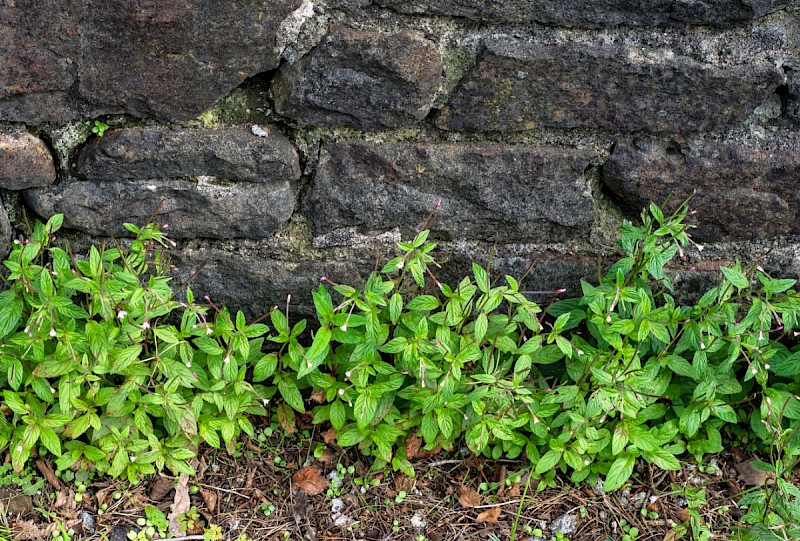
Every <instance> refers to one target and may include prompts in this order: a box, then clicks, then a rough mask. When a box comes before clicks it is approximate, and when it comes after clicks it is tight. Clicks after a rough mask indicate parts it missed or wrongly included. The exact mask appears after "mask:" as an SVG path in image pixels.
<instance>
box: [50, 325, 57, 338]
mask: <svg viewBox="0 0 800 541" xmlns="http://www.w3.org/2000/svg"><path fill="white" fill-rule="evenodd" d="M55 337H56V330H55V329H54V328H53V327H50V338H55Z"/></svg>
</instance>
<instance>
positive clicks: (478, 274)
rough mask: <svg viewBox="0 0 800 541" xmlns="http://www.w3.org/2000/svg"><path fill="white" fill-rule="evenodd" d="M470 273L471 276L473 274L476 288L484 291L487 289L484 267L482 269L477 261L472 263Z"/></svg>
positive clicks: (487, 281) (487, 280) (486, 274)
mask: <svg viewBox="0 0 800 541" xmlns="http://www.w3.org/2000/svg"><path fill="white" fill-rule="evenodd" d="M472 274H473V276H475V283H476V284H477V285H478V289H480V290H481V291H483V292H484V293H486V292H487V291H489V275H488V273H487V272H486V269H484V268H483V267H481V266H480V265H478V264H477V263H473V264H472Z"/></svg>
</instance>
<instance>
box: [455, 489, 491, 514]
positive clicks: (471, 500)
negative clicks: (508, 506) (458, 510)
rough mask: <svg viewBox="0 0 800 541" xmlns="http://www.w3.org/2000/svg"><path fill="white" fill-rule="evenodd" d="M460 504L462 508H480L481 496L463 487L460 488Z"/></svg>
mask: <svg viewBox="0 0 800 541" xmlns="http://www.w3.org/2000/svg"><path fill="white" fill-rule="evenodd" d="M458 503H460V504H461V507H478V506H479V505H480V504H481V495H480V494H478V493H477V492H475V491H474V490H472V489H471V488H467V487H465V486H464V485H461V486H459V487H458ZM498 509H499V508H498Z"/></svg>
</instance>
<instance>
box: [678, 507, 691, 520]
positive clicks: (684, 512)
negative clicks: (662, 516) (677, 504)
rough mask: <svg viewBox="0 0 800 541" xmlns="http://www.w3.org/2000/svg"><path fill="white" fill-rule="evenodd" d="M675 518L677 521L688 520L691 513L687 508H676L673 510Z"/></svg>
mask: <svg viewBox="0 0 800 541" xmlns="http://www.w3.org/2000/svg"><path fill="white" fill-rule="evenodd" d="M675 518H676V519H677V520H678V522H689V519H690V518H691V515H690V514H689V510H688V509H678V510H677V511H675Z"/></svg>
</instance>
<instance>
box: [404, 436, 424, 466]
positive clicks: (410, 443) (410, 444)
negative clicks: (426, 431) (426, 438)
mask: <svg viewBox="0 0 800 541" xmlns="http://www.w3.org/2000/svg"><path fill="white" fill-rule="evenodd" d="M420 447H422V438H420V437H419V436H417V435H416V434H413V435H412V436H409V437H408V439H406V458H407V459H408V460H414V459H415V458H417V455H418V454H419V449H420Z"/></svg>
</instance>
